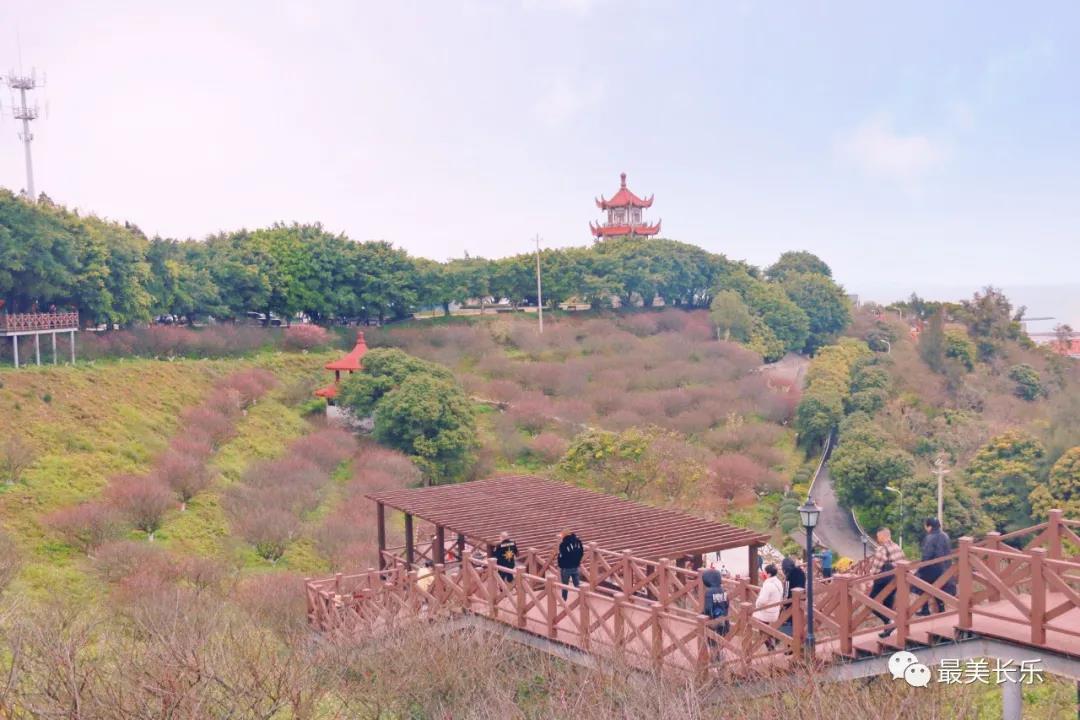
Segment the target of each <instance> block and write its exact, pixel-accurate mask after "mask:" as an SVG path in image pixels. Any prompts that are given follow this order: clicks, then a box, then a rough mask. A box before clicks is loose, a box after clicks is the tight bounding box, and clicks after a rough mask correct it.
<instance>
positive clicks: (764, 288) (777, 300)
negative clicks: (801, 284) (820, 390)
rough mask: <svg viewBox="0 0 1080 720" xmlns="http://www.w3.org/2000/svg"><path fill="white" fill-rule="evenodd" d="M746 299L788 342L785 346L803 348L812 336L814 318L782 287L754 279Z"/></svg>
mask: <svg viewBox="0 0 1080 720" xmlns="http://www.w3.org/2000/svg"><path fill="white" fill-rule="evenodd" d="M743 299H744V300H745V301H746V304H747V305H748V306H749V307H750V309H751V310H752V311H753V312H754V313H755V314H757V315H759V316H760V317H761V319H762V320H763V321H764V322H765V324H766V325H768V326H769V329H770V330H772V331H773V334H775V335H776V337H777V339H779V340H780V342H782V343H783V344H784V349H785V350H789V351H795V352H798V351H801V350H803V348H804V347H805V346H806V341H807V338H809V336H810V318H808V317H807V316H806V313H805V312H803V310H802V309H801V308H800V307H799V306H798V305H796V304H795V303H793V302H792V301H791V298H789V297H788V296H787V293H785V292H784V289H783V288H782V287H780V286H779V285H774V284H772V283H766V282H763V281H761V280H756V279H751V281H750V283H749V285H748V287H747V290H746V293H745V294H744V295H743Z"/></svg>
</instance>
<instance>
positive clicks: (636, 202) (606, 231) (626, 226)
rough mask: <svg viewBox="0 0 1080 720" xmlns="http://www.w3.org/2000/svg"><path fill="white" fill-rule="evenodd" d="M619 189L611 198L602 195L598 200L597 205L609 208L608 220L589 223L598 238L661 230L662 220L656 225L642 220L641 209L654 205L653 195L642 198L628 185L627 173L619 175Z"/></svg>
mask: <svg viewBox="0 0 1080 720" xmlns="http://www.w3.org/2000/svg"><path fill="white" fill-rule="evenodd" d="M619 180H620V182H619V191H618V192H617V193H615V194H614V195H613V196H612V197H611V199H610V200H605V199H604V196H603V195H601V196H600V199H599V200H597V201H596V207H598V208H600V209H601V210H607V222H606V223H604V224H603V225H594V224H593V223H591V222H590V223H589V229H590V230H592V234H593V235H595V236H596V237H597V238H607V237H615V236H618V235H655V234H656V233H658V232H660V221H657V223H656V224H655V225H648V224H646V223H644V222H642V219H641V211H642V210H644V209H645V208H650V207H652V203H653V196H652V195H650V196H649V199H648V200H642V199H641V198H639V197H638V196H637V195H635V194H634V193H632V192H630V189H629V188H628V187H626V173H621V174H620V175H619Z"/></svg>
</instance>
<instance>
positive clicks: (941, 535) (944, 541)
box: [915, 517, 956, 615]
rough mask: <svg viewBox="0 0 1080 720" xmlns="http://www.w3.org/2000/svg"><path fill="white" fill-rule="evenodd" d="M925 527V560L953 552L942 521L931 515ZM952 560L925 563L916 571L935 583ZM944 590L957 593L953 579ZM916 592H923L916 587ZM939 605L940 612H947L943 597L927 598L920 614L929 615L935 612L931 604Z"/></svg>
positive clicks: (929, 581)
mask: <svg viewBox="0 0 1080 720" xmlns="http://www.w3.org/2000/svg"><path fill="white" fill-rule="evenodd" d="M923 529H924V530H926V536H925V537H924V538H923V541H922V546H921V548H920V549H921V550H922V559H923V562H926V561H928V560H936V559H938V558H943V557H946V556H947V555H948V554H949V553H951V552H952V543H951V542H949V536H948V535H946V534H945V531H944V530H942V529H941V523H940V522H938V519H937V518H936V517H929V518H926V520H925V521H924V522H923ZM951 564H952V562H951V561H949V560H943V561H941V562H937V563H930V564H929V565H923V566H922V567H920V568H919V570H918V572H917V573H916V574H917V575H918V576H919V579H920V580H922V581H923V582H925V583H929V584H931V585H933V584H934V583H935V582H937V581H938V579H939V578H940V577H941V576H942V574H943V573H944V572H945V571H946V570H948V569H949V565H951ZM942 590H944V591H945V592H947V593H949V594H950V595H955V594H956V591H955V587H954V583H953V581H952V580H949V581H948V582H946V583H945V584H944V585H943V586H942ZM915 592H917V593H920V594H921V593H922V590H921V589H920V588H915ZM935 604H936V605H937V609H938V612H939V613H943V612H945V602H944V601H943V600H942V599H941V598H937V597H934V598H931V599H929V600H927V602H926V604H925V605H923V606H922V607H921V608H919V614H920V615H929V614H930V613H931V612H933V611H932V610H931V609H930V606H931V605H935Z"/></svg>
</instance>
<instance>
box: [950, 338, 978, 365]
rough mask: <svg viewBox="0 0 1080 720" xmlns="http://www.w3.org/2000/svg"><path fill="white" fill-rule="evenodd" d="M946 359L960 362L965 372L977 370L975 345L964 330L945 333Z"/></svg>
mask: <svg viewBox="0 0 1080 720" xmlns="http://www.w3.org/2000/svg"><path fill="white" fill-rule="evenodd" d="M945 357H947V358H952V359H953V360H956V361H957V362H959V363H960V364H961V365H962V366H963V367H964V369H965V370H967V371H968V372H971V371H972V370H974V369H975V344H974V343H973V342H971V340H969V339H968V336H967V333H965V332H964V331H962V330H946V331H945Z"/></svg>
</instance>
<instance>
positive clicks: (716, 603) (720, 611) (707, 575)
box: [701, 568, 731, 653]
mask: <svg viewBox="0 0 1080 720" xmlns="http://www.w3.org/2000/svg"><path fill="white" fill-rule="evenodd" d="M701 582H702V584H703V585H704V586H705V608H704V610H705V616H706V617H708V618H709V627H710V628H712V629H713V631H714V632H716V633H717V634H718V635H727V634H728V630H730V629H731V622H730V620H729V619H728V611H729V609H730V602H729V601H728V595H727V591H726V590H724V576H723V575H722V574H721V573H720V571H719V570H715V569H712V568H710V569H708V570H706V571H705V572H703V573H701ZM708 644H709V649H710V650H711V651H713V652H714V653H715V651H716V648H717V647H718V643H717V641H716V639H715V638H713V637H712V636H711V635H710V636H709V641H708Z"/></svg>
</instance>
